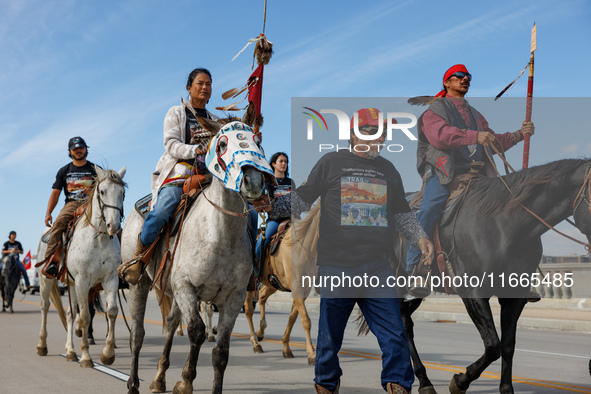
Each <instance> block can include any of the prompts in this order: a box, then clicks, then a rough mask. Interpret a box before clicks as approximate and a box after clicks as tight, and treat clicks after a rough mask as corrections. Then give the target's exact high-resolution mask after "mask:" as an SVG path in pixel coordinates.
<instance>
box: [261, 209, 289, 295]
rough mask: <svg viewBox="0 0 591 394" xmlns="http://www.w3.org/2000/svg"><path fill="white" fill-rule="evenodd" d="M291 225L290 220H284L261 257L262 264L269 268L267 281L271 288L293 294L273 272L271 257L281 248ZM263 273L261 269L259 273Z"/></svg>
mask: <svg viewBox="0 0 591 394" xmlns="http://www.w3.org/2000/svg"><path fill="white" fill-rule="evenodd" d="M290 225H291V220H290V219H287V220H284V221H283V222H281V223H280V224H279V227H278V228H277V233H275V235H273V236H272V237H271V241H269V244H267V246H266V247H265V249H264V250H263V251H262V252H261V255H262V256H263V262H262V264H264V266H266V267H267V270H268V272H269V274H268V275H267V278H266V279H267V280H268V281H269V283H270V284H271V286H273V287H274V288H275V289H277V290H280V291H285V292H291V290H290V289H286V288H285V287H283V286H282V285H281V282H280V281H279V278H277V275H275V273H274V272H273V266H272V265H271V255H272V254H273V253H275V251H276V250H277V247H278V246H279V244H281V241H282V240H283V237H285V233H286V232H287V230H288V229H289V227H290ZM261 268H262V267H261ZM263 271H264V270H263V269H261V270H260V271H259V272H260V275H262V274H263ZM259 279H263V278H259Z"/></svg>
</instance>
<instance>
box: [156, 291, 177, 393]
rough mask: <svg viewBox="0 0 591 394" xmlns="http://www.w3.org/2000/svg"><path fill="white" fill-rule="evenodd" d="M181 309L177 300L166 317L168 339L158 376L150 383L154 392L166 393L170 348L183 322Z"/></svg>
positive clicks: (159, 363)
mask: <svg viewBox="0 0 591 394" xmlns="http://www.w3.org/2000/svg"><path fill="white" fill-rule="evenodd" d="M181 317H182V315H181V310H180V309H179V307H178V305H177V304H176V302H174V301H173V302H172V309H171V310H170V312H169V314H168V316H167V317H166V341H165V342H164V349H163V350H162V356H160V360H158V370H157V371H156V376H155V377H154V380H153V381H152V384H151V385H150V390H151V391H152V392H153V393H164V392H165V391H166V371H167V370H168V367H169V366H170V350H171V349H172V341H173V340H174V334H175V331H176V329H177V326H179V325H180V324H181Z"/></svg>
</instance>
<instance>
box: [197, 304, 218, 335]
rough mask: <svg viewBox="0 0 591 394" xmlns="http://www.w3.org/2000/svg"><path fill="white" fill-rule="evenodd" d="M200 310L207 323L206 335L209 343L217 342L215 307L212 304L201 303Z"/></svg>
mask: <svg viewBox="0 0 591 394" xmlns="http://www.w3.org/2000/svg"><path fill="white" fill-rule="evenodd" d="M200 308H201V316H202V319H203V321H204V322H205V333H206V334H207V342H215V335H214V332H213V307H212V305H211V304H210V303H207V302H205V301H201V302H200Z"/></svg>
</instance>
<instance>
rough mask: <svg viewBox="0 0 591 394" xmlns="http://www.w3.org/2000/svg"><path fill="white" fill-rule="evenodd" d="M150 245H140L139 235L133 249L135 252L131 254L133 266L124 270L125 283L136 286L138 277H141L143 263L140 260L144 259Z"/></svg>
mask: <svg viewBox="0 0 591 394" xmlns="http://www.w3.org/2000/svg"><path fill="white" fill-rule="evenodd" d="M149 247H150V245H144V244H143V243H142V238H141V234H139V235H138V237H137V245H136V247H135V252H133V259H132V261H133V260H135V261H136V262H135V264H133V265H132V266H130V267H129V268H127V269H126V270H125V281H126V282H128V283H131V284H132V285H136V284H137V282H139V280H140V276H141V275H142V270H143V268H144V264H145V263H144V262H143V261H142V258H143V257H144V253H145V252H146V250H148V248H149Z"/></svg>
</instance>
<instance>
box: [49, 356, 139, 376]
mask: <svg viewBox="0 0 591 394" xmlns="http://www.w3.org/2000/svg"><path fill="white" fill-rule="evenodd" d="M60 356H62V357H64V358H65V357H66V355H65V354H60ZM78 363H80V357H78ZM93 363H94V367H93V368H92V369H96V370H97V371H99V372H102V373H104V374H107V375H109V376H112V377H114V378H115V379H119V380H122V381H124V382H127V380H128V379H129V375H127V374H124V373H123V372H119V371H117V370H116V369H113V368H109V367H106V366H104V365H103V364H99V363H97V362H96V361H93ZM140 382H143V380H142V379H140Z"/></svg>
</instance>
